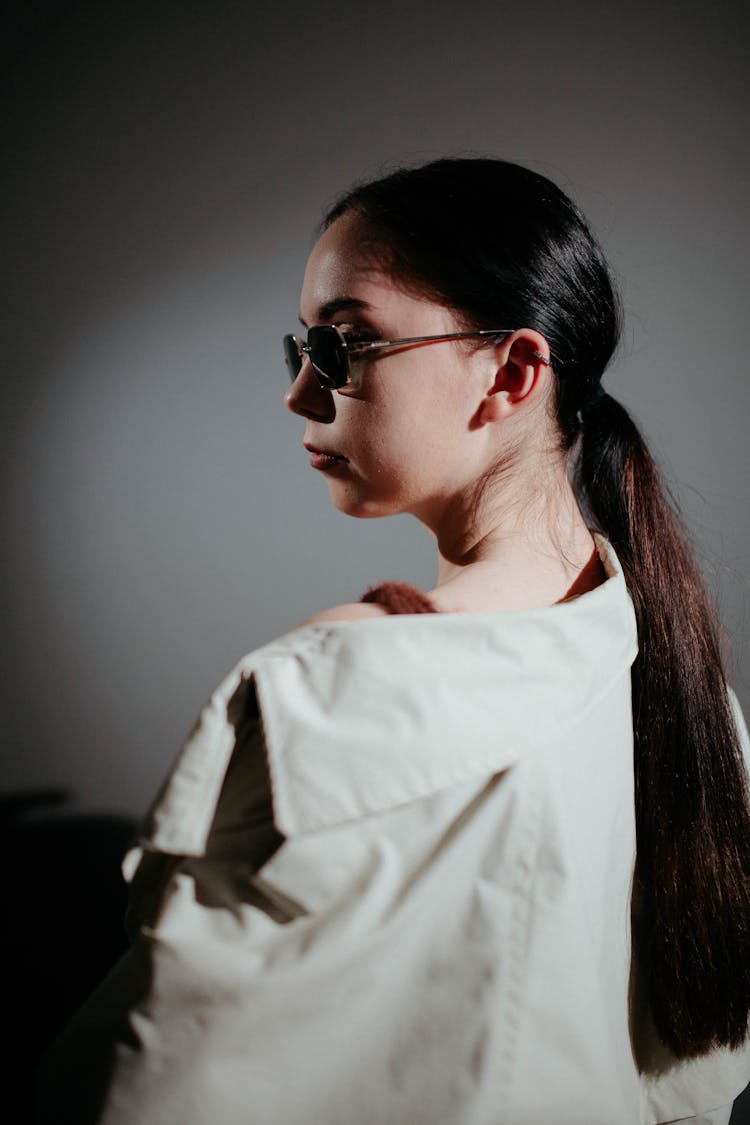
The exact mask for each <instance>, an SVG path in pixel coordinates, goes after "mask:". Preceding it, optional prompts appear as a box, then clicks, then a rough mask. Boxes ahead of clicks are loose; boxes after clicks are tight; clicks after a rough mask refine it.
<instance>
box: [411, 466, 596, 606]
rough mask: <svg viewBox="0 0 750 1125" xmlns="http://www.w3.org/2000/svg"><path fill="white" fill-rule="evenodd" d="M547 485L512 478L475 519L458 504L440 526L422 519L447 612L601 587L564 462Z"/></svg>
mask: <svg viewBox="0 0 750 1125" xmlns="http://www.w3.org/2000/svg"><path fill="white" fill-rule="evenodd" d="M545 482H546V487H545V489H544V490H542V489H540V488H539V487H529V486H527V487H526V488H525V489H524V490H521V489H520V488H519V487H518V486H517V485H516V486H512V485H511V483H510V482H506V483H505V484H504V485H502V486H501V487H499V488H496V490H495V492H494V494H493V496H492V497H488V498H487V500H486V501H485V502H484V503H483V504H482V505H481V506H480V509H479V510H478V511H477V514H476V517H475V518H474V519H472V518H471V513H470V510H469V507H468V505H467V504H465V503H461V502H460V501H456V502H455V503H454V504H452V505H449V506H448V507H447V508H446V509H444V510H443V512H442V514H441V518H440V520H439V521H435V523H434V524H432V525H430V524H429V523H427V521H426V520H423V522H425V523H426V524H427V526H429V527H430V530H431V531H432V532H433V534H434V535H435V537H436V540H437V546H438V581H437V585H436V587H435V589H434V591H432V592H431V595H430V596H431V597H432V599H433V601H435V602H436V603H437V604H438V605H440V606H441V607H442V608H444V609H447V610H465V611H472V610H482V609H527V608H533V607H535V606H542V605H551V604H553V603H554V602H557V601H561V600H563V599H564V598H565V597H569V596H573V595H574V594H579V593H583V592H585V590H586V589H590V588H591V587H592V586H595V585H598V584H599V582H600V581H601V580H602V578H603V572H602V571H601V567H600V564H599V561H598V558H597V556H596V553H595V549H594V542H593V538H592V535H591V532H590V531H589V529H588V528H587V527H586V524H585V523H584V520H583V517H582V515H581V512H580V509H579V507H578V503H577V501H576V499H575V496H574V494H573V490H572V488H571V486H570V483H569V481H568V478H567V474H566V471H565V462H564V460H562V459H561V460H560V461H559V463H558V465H557V468H556V471H555V472H551V473H549V474H545ZM536 483H537V482H536V480H535V481H534V484H536Z"/></svg>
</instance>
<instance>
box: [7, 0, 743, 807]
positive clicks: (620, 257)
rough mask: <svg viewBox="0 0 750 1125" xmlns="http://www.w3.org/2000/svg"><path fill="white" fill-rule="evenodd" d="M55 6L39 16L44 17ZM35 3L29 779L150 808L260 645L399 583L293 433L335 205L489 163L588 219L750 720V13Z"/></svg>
mask: <svg viewBox="0 0 750 1125" xmlns="http://www.w3.org/2000/svg"><path fill="white" fill-rule="evenodd" d="M31 9H33V10H31ZM640 9H641V10H639V5H638V4H633V3H630V4H627V5H625V4H617V5H610V4H608V3H606V2H602V0H599V2H598V3H590V4H584V3H568V4H557V3H542V4H539V3H533V2H530V3H527V4H525V5H519V4H515V5H513V6H505V7H504V6H503V5H501V4H498V3H495V4H482V5H476V6H473V5H471V4H468V5H463V6H458V5H456V6H455V7H454V6H453V5H450V6H444V7H439V6H436V5H434V4H427V3H423V4H419V3H417V4H416V5H408V4H405V3H403V0H401V2H399V3H394V2H392V0H386V2H383V3H380V4H379V5H378V6H377V7H362V6H356V7H355V6H351V5H339V4H336V3H320V4H318V5H313V4H308V5H307V6H306V7H304V8H303V7H298V6H295V7H290V6H289V5H286V4H284V3H279V4H274V5H271V4H269V3H258V4H251V5H241V4H235V5H227V4H221V3H218V4H210V3H206V4H204V5H198V4H190V3H183V4H175V5H173V6H169V5H158V4H152V5H151V6H149V7H146V6H140V5H139V4H137V3H136V4H133V3H129V4H118V3H107V4H100V5H96V6H92V7H91V8H86V7H84V6H80V5H57V6H52V7H51V8H50V12H47V13H45V9H44V8H43V7H42V8H40V7H38V6H36V5H25V6H24V7H23V8H21V9H20V11H19V13H17V15H16V16H15V19H14V21H12V23H11V54H12V57H11V62H10V65H9V67H8V68H6V79H7V80H8V81H9V82H10V83H11V93H10V96H9V98H6V100H5V109H6V113H9V115H10V126H11V142H10V145H9V146H7V149H6V151H8V152H10V155H11V161H10V175H9V185H10V191H11V194H12V196H13V198H12V207H11V208H10V209H9V212H8V213H9V216H10V223H9V230H8V232H7V235H6V239H5V245H6V247H7V249H6V293H5V296H4V298H3V314H4V315H3V321H4V323H5V328H6V329H7V336H8V340H9V350H8V353H7V358H6V364H5V368H4V376H3V380H4V386H3V406H4V414H5V417H6V419H7V433H6V434H5V436H4V439H3V447H2V458H3V469H4V472H3V478H2V489H3V491H2V501H3V517H2V518H3V524H2V526H3V530H4V533H5V534H4V541H5V547H4V558H3V575H2V587H1V588H2V593H3V598H4V601H5V606H4V609H3V618H2V620H3V625H4V628H3V633H4V636H5V640H6V656H7V666H6V668H5V670H4V672H3V676H2V683H3V688H4V691H5V692H6V693H7V700H6V702H5V704H4V710H3V715H4V726H5V738H6V744H5V751H4V759H5V761H4V766H3V786H4V788H5V789H6V791H10V792H14V791H18V790H26V789H30V788H39V787H44V786H62V787H64V788H66V789H68V790H69V791H70V792H71V793H72V794H73V796H74V802H75V803H74V804H73V805H71V807H77V808H79V809H83V810H87V809H88V810H94V809H97V810H102V811H109V812H121V813H132V812H138V811H140V810H141V809H142V808H143V807H144V806H145V804H146V803H147V802H148V800H149V798H150V796H151V794H152V791H153V789H154V787H155V786H156V784H157V783H158V781H159V780H160V778H161V776H162V774H163V772H164V769H165V767H166V766H167V765H168V763H169V762H170V761H171V759H172V757H173V755H174V753H175V751H176V749H177V747H178V746H179V743H180V741H181V739H182V738H183V736H184V734H185V732H186V731H187V729H188V728H189V726H190V725H191V723H192V721H193V718H194V715H195V714H196V712H197V709H198V708H199V706H200V705H201V703H202V701H203V699H204V697H205V695H206V694H207V693H208V691H209V690H210V689H211V688H212V687H213V685H214V684H215V683H216V682H217V680H218V679H219V678H220V677H221V675H222V674H223V673H224V671H225V670H226V669H227V668H228V667H229V666H230V665H231V664H232V663H233V662H234V661H235V660H236V659H237V658H238V657H239V656H240V655H241V654H242V653H243V652H245V651H248V650H250V649H252V648H254V647H256V646H257V645H259V644H261V643H263V642H265V641H267V640H269V639H271V638H272V637H273V636H276V635H279V634H281V633H282V632H285V631H286V630H287V629H288V628H290V627H291V626H293V625H294V624H295V623H296V622H297V621H298V620H299V619H301V618H302V617H305V616H307V615H309V614H311V613H313V612H314V611H316V610H318V609H321V608H323V607H325V606H327V605H331V604H335V603H337V602H341V601H346V600H350V599H356V598H357V597H358V596H359V594H360V593H361V591H362V590H363V589H364V587H365V586H366V585H367V584H368V583H370V582H374V581H377V580H379V579H384V578H389V577H390V578H401V579H404V580H406V581H412V582H415V583H417V584H425V585H427V586H430V585H432V584H433V582H434V578H435V572H434V559H433V554H432V546H431V541H430V540H429V539H428V537H427V536H426V535H425V533H424V532H423V531H422V530H421V528H420V527H419V525H418V524H417V523H416V522H414V521H411V520H410V519H408V518H407V517H398V518H396V519H393V520H388V521H361V522H357V521H352V520H349V519H348V518H347V517H345V516H343V515H341V514H340V513H338V512H336V511H334V510H333V509H332V508H331V506H330V504H329V501H328V495H327V488H326V485H325V482H324V481H322V480H321V479H320V477H319V475H318V474H315V473H314V472H313V471H312V470H310V468H309V467H308V465H307V460H306V457H305V455H304V451H303V450H302V448H301V437H302V426H301V424H300V422H299V420H298V419H294V418H292V417H291V415H289V414H287V413H286V412H285V410H284V409H283V406H282V395H283V391H284V389H285V376H284V372H283V370H282V362H281V359H280V345H279V340H280V337H281V335H282V333H283V332H284V331H290V330H291V328H292V326H293V325H294V324H295V322H296V313H297V301H298V287H299V282H300V279H301V273H302V269H303V265H304V261H305V258H306V255H307V251H308V249H309V246H310V245H311V239H312V231H313V228H314V226H315V224H316V222H317V220H318V218H319V216H320V213H321V209H322V206H323V204H324V203H325V201H326V200H328V199H330V197H331V196H333V195H334V194H335V193H336V192H338V191H339V190H340V189H341V188H343V187H344V186H346V185H347V184H348V183H349V182H350V181H351V180H353V179H354V178H356V177H358V176H360V175H362V174H364V173H371V172H374V171H376V170H377V169H379V168H380V166H381V165H382V164H383V163H384V162H398V161H402V160H409V161H411V160H415V159H421V158H428V157H432V156H436V155H440V154H444V153H468V152H481V153H489V154H496V155H501V156H504V157H508V158H510V159H516V160H519V161H521V162H524V163H527V164H529V165H530V166H532V167H534V168H536V169H538V170H540V171H542V172H544V173H546V174H548V175H551V176H552V177H553V178H554V179H556V180H557V181H558V182H559V183H561V184H562V186H563V187H564V188H566V189H567V190H568V191H570V192H571V193H572V195H573V196H574V197H575V198H576V200H577V201H578V202H579V203H580V204H581V205H582V206H583V208H584V211H586V212H587V214H588V215H589V217H590V218H591V220H592V221H593V223H594V225H595V227H596V228H597V229H598V231H599V232H600V234H601V236H602V238H603V241H604V244H605V246H606V248H607V250H608V252H609V254H610V257H611V260H612V262H613V265H614V267H615V270H616V272H617V274H618V276H619V278H620V279H621V282H622V286H623V290H624V297H625V304H626V309H627V317H628V319H627V331H626V335H625V344H624V348H623V352H622V355H621V357H620V359H619V360H618V362H617V364H616V367H615V368H614V369H613V371H612V372H611V373H610V375H609V377H608V378H607V380H606V382H607V386H608V388H609V389H610V390H612V391H613V392H614V393H615V394H616V395H618V396H619V397H621V398H622V400H623V401H624V402H625V403H626V404H627V405H628V406H629V407H631V408H632V410H633V411H634V413H635V415H636V416H637V418H638V419H639V420H640V421H641V422H642V424H643V426H644V428H645V431H646V433H647V435H648V436H649V437H650V439H651V441H652V443H653V448H654V451H655V452H656V453H657V455H658V456H659V457H660V458H661V459H662V461H663V464H664V465H665V467H666V470H667V473H668V476H669V478H670V480H671V481H672V482H673V484H674V487H675V490H676V492H677V494H678V495H679V497H680V498H681V500H682V502H683V504H684V506H685V509H686V512H687V514H688V517H689V519H690V521H691V524H692V527H693V528H694V530H695V533H696V536H697V539H698V543H699V549H700V553H701V558H702V560H703V563H704V566H705V571H706V574H707V577H708V579H709V581H710V584H711V587H712V589H713V590H714V591H715V593H716V596H717V597H718V599H719V601H720V605H721V612H722V617H723V621H724V623H725V626H726V629H727V631H728V634H729V636H730V639H731V642H732V644H733V647H734V650H735V653H736V658H737V659H736V669H735V671H734V673H733V679H734V681H735V684H736V685H737V687H738V689H739V692H740V696H741V698H742V700H743V704H744V706H745V708H746V709H748V706H749V705H750V693H749V691H748V688H749V685H750V664H749V663H748V645H747V642H748V619H747V617H748V615H747V608H748V599H747V576H748V573H750V543H749V540H748V519H747V515H748V499H747V480H748V463H747V462H748V455H747V442H746V438H745V427H746V417H747V406H748V381H747V376H746V366H747V352H748V345H747V341H746V339H745V325H746V322H747V307H746V277H747V262H748V260H749V259H750V253H749V251H750V247H749V246H748V230H747V223H746V221H745V209H746V204H747V184H748V171H749V167H748V145H747V143H746V141H747V137H746V107H747V104H748V88H747V87H748V73H747V66H746V58H745V39H746V27H745V26H744V25H743V21H744V20H745V17H744V15H743V14H742V8H741V6H740V5H739V4H723V5H722V4H718V5H716V6H714V7H712V8H711V9H710V14H709V10H708V9H707V8H706V9H704V8H703V7H701V8H698V7H691V6H690V5H686V4H684V3H680V4H678V3H669V4H658V3H656V4H642V5H640Z"/></svg>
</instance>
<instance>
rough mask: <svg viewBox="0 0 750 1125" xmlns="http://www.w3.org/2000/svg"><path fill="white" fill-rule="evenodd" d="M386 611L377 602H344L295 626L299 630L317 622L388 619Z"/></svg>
mask: <svg viewBox="0 0 750 1125" xmlns="http://www.w3.org/2000/svg"><path fill="white" fill-rule="evenodd" d="M388 616H389V614H388V610H387V609H386V608H385V606H382V605H379V604H378V603H377V602H346V603H345V604H344V605H335V606H332V608H331V609H323V610H321V611H320V613H314V614H313V615H312V617H306V618H305V620H304V621H300V622H299V624H297V625H296V626H295V628H296V629H301V628H302V626H303V625H315V624H316V623H317V622H319V621H364V620H366V619H367V618H372V617H388Z"/></svg>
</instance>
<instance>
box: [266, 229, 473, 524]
mask: <svg viewBox="0 0 750 1125" xmlns="http://www.w3.org/2000/svg"><path fill="white" fill-rule="evenodd" d="M370 237H371V236H370ZM367 245H368V234H367V230H366V228H365V227H364V225H363V223H362V220H361V219H359V218H358V217H357V216H356V215H354V214H352V213H348V214H345V215H343V216H342V217H341V218H339V219H337V220H336V221H335V222H334V223H333V224H332V225H331V226H330V227H329V228H328V230H327V231H326V232H325V233H324V234H323V235H322V237H321V238H320V239H319V241H318V242H317V244H316V245H315V247H314V248H313V251H312V253H311V255H310V258H309V260H308V263H307V268H306V270H305V276H304V281H303V285H302V295H301V301H300V314H301V318H302V321H303V323H304V325H305V326H306V327H312V326H313V325H318V324H335V325H338V326H339V327H340V328H342V329H343V330H344V331H346V332H347V334H351V335H354V336H357V337H360V336H361V337H363V338H366V339H380V340H392V339H400V338H404V337H410V336H427V335H438V334H443V333H444V334H448V333H451V332H460V331H461V330H462V328H463V325H461V324H459V322H458V321H457V319H456V318H455V316H454V314H453V313H452V312H451V310H449V309H447V308H445V307H444V306H442V305H439V304H436V303H434V302H432V301H430V300H428V299H426V298H422V297H418V296H414V295H410V294H407V293H405V292H403V291H402V290H401V289H400V288H399V287H398V286H397V285H396V283H395V282H394V281H393V279H391V278H390V277H389V276H388V275H387V274H385V273H384V272H382V270H380V269H378V268H376V267H374V266H373V265H372V263H371V261H369V260H368V256H367V252H366V251H367ZM491 356H492V352H491V350H487V349H485V350H482V351H479V352H475V353H472V352H471V351H470V350H469V349H468V348H467V346H466V344H465V343H461V342H456V341H447V342H441V343H438V344H430V345H410V346H408V347H403V348H394V349H388V350H386V351H383V352H382V353H380V354H378V353H377V352H373V353H369V356H368V358H367V359H365V360H362V359H361V358H358V359H357V364H356V372H357V374H356V379H355V384H354V386H353V387H352V388H347V390H346V393H345V394H340V393H339V392H337V391H331V390H328V389H326V388H323V387H321V386H320V385H319V383H318V381H317V379H316V377H315V375H314V372H313V370H312V367H311V365H310V362H309V360H307V359H306V360H305V362H304V363H303V365H302V369H301V370H300V373H299V375H298V376H297V378H296V380H295V382H294V383H293V385H292V386H291V387H290V389H289V390H288V391H287V394H286V396H285V402H286V405H287V406H288V407H289V409H290V410H292V411H294V413H296V414H300V415H301V416H303V417H304V418H305V419H306V425H305V432H304V439H303V440H304V442H305V444H306V445H308V446H312V447H315V448H316V449H318V450H322V451H325V452H328V453H335V454H338V455H340V456H341V457H342V458H344V459H345V460H341V461H335V462H333V463H328V464H327V466H325V467H323V468H322V469H320V470H319V471H321V472H322V473H323V474H324V475H325V476H326V478H327V480H328V486H329V489H330V494H331V499H332V501H333V503H334V504H335V506H336V507H337V508H339V509H340V510H341V511H343V512H346V513H347V514H349V515H352V516H360V517H373V516H383V515H390V514H393V513H396V512H412V513H413V514H414V515H416V516H418V517H420V518H425V517H426V518H427V520H428V522H429V523H432V522H433V520H434V516H435V513H436V512H439V511H440V510H441V507H444V506H445V505H446V504H447V503H448V502H450V501H451V500H452V499H454V498H455V496H456V494H457V493H460V492H463V491H465V490H466V489H467V488H470V487H471V486H472V485H473V484H474V482H475V481H476V480H477V479H478V477H479V476H480V474H481V473H482V471H483V469H484V468H485V467H486V463H487V462H488V458H489V452H490V451H486V450H485V451H484V452H485V453H487V454H488V457H484V456H483V455H482V452H483V442H481V441H476V440H474V441H471V442H470V441H469V437H470V436H471V432H472V416H473V414H474V412H475V410H476V407H477V404H478V403H479V402H480V401H481V398H482V396H483V394H484V393H486V389H487V386H488V385H491V383H492V378H491V366H492V363H491ZM489 429H491V427H490V428H489ZM490 440H491V438H490V436H489V435H488V437H487V441H488V442H489V441H490ZM431 516H432V518H430V517H431Z"/></svg>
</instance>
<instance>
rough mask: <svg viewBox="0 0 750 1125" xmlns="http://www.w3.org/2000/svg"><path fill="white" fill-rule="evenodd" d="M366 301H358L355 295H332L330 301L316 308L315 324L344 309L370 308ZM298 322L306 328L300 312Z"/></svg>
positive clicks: (323, 321) (321, 322)
mask: <svg viewBox="0 0 750 1125" xmlns="http://www.w3.org/2000/svg"><path fill="white" fill-rule="evenodd" d="M371 308H372V305H369V304H368V303H367V301H360V300H359V298H357V297H334V298H333V300H332V301H326V303H325V304H324V305H321V306H320V308H319V309H318V315H317V320H316V322H315V323H316V324H324V323H325V322H326V321H327V320H330V319H331V317H332V316H335V315H336V313H338V312H342V311H343V310H345V309H371ZM299 322H300V324H301V325H302V327H303V328H307V327H308V325H307V323H306V322H305V321H304V320H303V319H302V313H300V314H299Z"/></svg>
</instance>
